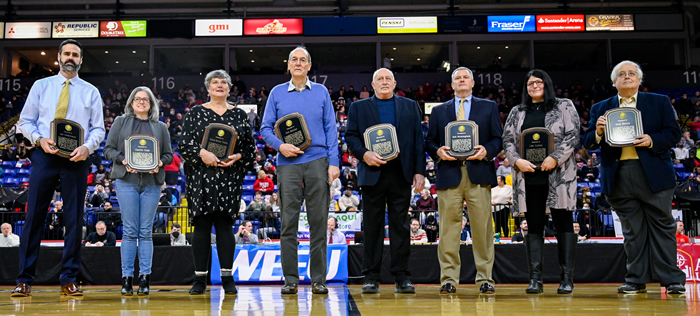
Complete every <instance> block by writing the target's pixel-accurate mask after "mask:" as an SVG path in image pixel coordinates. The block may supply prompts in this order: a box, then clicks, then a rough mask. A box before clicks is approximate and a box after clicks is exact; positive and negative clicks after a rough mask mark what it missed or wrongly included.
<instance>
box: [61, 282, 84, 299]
mask: <svg viewBox="0 0 700 316" xmlns="http://www.w3.org/2000/svg"><path fill="white" fill-rule="evenodd" d="M61 294H63V295H67V296H83V291H81V290H80V288H79V287H78V285H77V284H75V283H74V282H68V283H66V284H64V285H61Z"/></svg>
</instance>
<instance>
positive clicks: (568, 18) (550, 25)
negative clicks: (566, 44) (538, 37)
mask: <svg viewBox="0 0 700 316" xmlns="http://www.w3.org/2000/svg"><path fill="white" fill-rule="evenodd" d="M584 19H585V17H584V15H583V14H556V15H538V16H537V32H572V31H585V30H586V24H585V23H584Z"/></svg>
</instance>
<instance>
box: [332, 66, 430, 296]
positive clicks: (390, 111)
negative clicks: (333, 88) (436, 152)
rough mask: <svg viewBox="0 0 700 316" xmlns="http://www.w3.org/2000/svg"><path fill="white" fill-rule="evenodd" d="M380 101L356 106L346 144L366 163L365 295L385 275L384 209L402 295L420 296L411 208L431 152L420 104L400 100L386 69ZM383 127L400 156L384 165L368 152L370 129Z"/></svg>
mask: <svg viewBox="0 0 700 316" xmlns="http://www.w3.org/2000/svg"><path fill="white" fill-rule="evenodd" d="M372 87H374V91H375V96H373V97H371V98H369V99H364V100H361V101H357V102H355V103H353V105H352V107H350V113H349V114H348V125H347V129H346V131H345V140H346V142H347V144H348V148H349V149H350V151H351V152H352V154H353V155H354V156H355V157H357V158H358V159H359V160H360V163H359V166H358V182H359V185H360V186H361V187H362V192H363V201H364V202H363V203H364V225H365V229H364V233H365V241H364V262H363V264H362V272H363V274H364V275H365V284H364V286H363V287H362V293H365V294H366V293H379V285H378V284H377V281H379V272H380V269H381V264H382V253H383V249H384V210H385V206H386V209H387V210H388V213H389V214H388V215H389V237H390V239H391V273H392V275H394V278H395V280H396V289H395V290H394V292H397V293H415V288H414V287H413V284H411V281H410V280H409V276H410V273H409V271H408V258H409V256H410V254H411V249H410V241H411V240H410V230H409V218H408V206H409V204H410V200H411V193H410V189H411V183H413V187H414V190H416V192H418V191H419V190H422V189H423V186H424V185H425V178H424V176H423V173H424V172H425V156H424V155H425V154H424V153H425V152H424V151H423V131H422V129H421V125H420V122H421V117H420V112H419V111H418V104H416V102H415V101H413V100H409V99H406V98H403V97H400V96H395V95H394V88H395V87H396V81H395V80H394V74H393V73H392V72H391V71H390V70H389V69H386V68H381V69H379V70H377V71H376V72H375V73H374V76H373V77H372ZM381 123H389V124H391V125H393V126H394V127H396V134H397V135H396V136H397V140H398V143H399V150H400V154H399V156H398V157H397V158H395V159H393V160H391V161H385V160H383V159H382V158H381V157H380V156H379V155H378V154H377V153H375V152H373V151H370V150H368V149H367V148H368V145H367V144H365V142H364V136H363V135H364V132H365V130H366V129H367V128H369V127H371V126H373V125H376V124H381Z"/></svg>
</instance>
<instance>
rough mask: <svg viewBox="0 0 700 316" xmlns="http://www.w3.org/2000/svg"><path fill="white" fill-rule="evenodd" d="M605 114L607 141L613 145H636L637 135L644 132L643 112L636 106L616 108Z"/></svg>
mask: <svg viewBox="0 0 700 316" xmlns="http://www.w3.org/2000/svg"><path fill="white" fill-rule="evenodd" d="M604 115H605V120H606V123H605V141H606V142H607V143H608V145H610V146H612V147H630V146H634V141H635V140H636V139H635V137H637V136H639V135H642V134H644V130H643V128H642V112H640V111H639V110H637V109H636V108H615V109H612V110H608V111H607V112H605V114H604Z"/></svg>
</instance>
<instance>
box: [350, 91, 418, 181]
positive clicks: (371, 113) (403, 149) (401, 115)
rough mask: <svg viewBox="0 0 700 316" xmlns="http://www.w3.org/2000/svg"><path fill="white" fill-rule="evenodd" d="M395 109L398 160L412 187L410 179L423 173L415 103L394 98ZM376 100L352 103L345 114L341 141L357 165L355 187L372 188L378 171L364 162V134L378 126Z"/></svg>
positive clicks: (402, 98)
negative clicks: (344, 125) (343, 139)
mask: <svg viewBox="0 0 700 316" xmlns="http://www.w3.org/2000/svg"><path fill="white" fill-rule="evenodd" d="M394 99H395V102H394V103H395V106H396V126H395V127H396V134H397V135H396V137H397V140H398V142H399V151H400V153H399V157H398V158H396V159H399V160H400V161H401V167H402V169H403V175H404V178H405V179H406V181H407V182H408V183H413V175H415V174H424V173H425V151H424V150H423V129H422V128H421V125H420V122H421V115H420V111H418V104H417V103H416V101H413V100H410V99H406V98H404V97H400V96H397V95H395V96H394ZM381 123H382V121H381V118H380V117H379V110H378V109H377V97H376V96H372V97H371V98H368V99H364V100H360V101H357V102H353V103H352V105H351V106H350V112H349V113H348V123H347V127H346V129H345V141H346V142H347V144H348V150H350V152H352V154H353V156H355V157H356V158H357V159H358V161H359V162H360V163H359V164H358V166H357V172H358V182H359V183H358V185H359V186H363V185H375V184H377V181H378V180H379V174H380V167H370V166H369V165H367V163H365V161H364V155H365V153H366V152H367V151H369V150H368V149H367V147H365V137H364V133H365V130H366V129H367V128H369V127H371V126H373V125H377V124H381Z"/></svg>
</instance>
